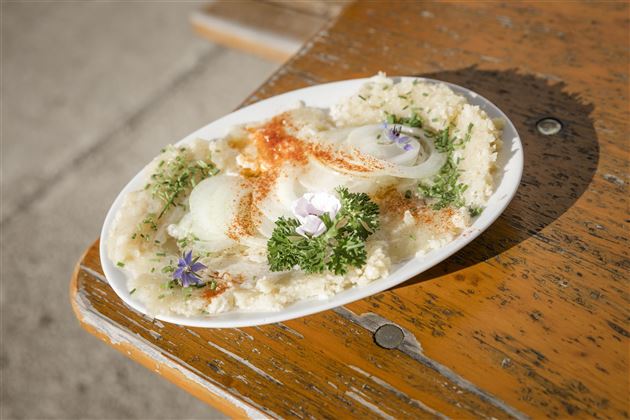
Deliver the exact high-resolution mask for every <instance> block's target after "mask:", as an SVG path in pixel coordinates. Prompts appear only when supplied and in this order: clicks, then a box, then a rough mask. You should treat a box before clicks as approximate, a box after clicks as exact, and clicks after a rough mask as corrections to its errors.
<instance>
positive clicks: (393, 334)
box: [374, 324, 405, 349]
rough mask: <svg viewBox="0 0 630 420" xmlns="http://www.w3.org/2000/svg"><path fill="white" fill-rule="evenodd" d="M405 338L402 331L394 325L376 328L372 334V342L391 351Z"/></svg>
mask: <svg viewBox="0 0 630 420" xmlns="http://www.w3.org/2000/svg"><path fill="white" fill-rule="evenodd" d="M404 338H405V334H404V333H403V330H402V329H401V328H400V327H398V326H396V325H394V324H385V325H381V326H380V327H378V329H377V330H376V332H375V333H374V341H375V342H376V344H378V345H379V346H381V347H383V348H385V349H393V348H396V347H398V346H399V345H400V343H402V342H403V340H404Z"/></svg>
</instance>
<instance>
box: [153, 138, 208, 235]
mask: <svg viewBox="0 0 630 420" xmlns="http://www.w3.org/2000/svg"><path fill="white" fill-rule="evenodd" d="M218 172H219V171H218V169H217V168H216V166H215V165H214V163H212V161H211V160H210V158H208V159H207V160H205V161H204V160H194V161H193V160H192V156H191V152H190V151H189V150H188V149H186V148H185V147H180V148H179V149H177V154H176V155H175V157H173V158H172V159H169V160H166V161H161V162H160V164H159V165H158V168H157V170H156V172H155V173H154V174H152V175H151V182H150V184H149V189H150V190H151V193H152V195H153V197H157V198H159V199H160V200H162V202H163V203H164V205H163V207H162V210H161V211H160V213H159V215H158V216H157V219H160V218H161V217H162V216H164V214H165V213H166V212H167V211H168V210H169V209H170V208H171V207H175V206H178V205H180V204H181V203H180V202H179V198H180V197H181V196H182V195H185V194H186V193H187V192H189V191H190V190H192V189H193V188H194V187H195V185H197V183H199V182H200V181H202V180H203V179H205V178H208V177H209V176H212V175H216V174H217V173H218ZM153 222H154V223H155V220H153ZM150 226H151V228H153V225H150ZM153 230H157V225H155V229H153Z"/></svg>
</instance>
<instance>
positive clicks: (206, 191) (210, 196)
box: [180, 175, 242, 242]
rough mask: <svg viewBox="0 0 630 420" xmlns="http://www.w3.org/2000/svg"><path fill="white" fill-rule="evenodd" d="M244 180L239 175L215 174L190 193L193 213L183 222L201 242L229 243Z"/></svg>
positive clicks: (184, 227)
mask: <svg viewBox="0 0 630 420" xmlns="http://www.w3.org/2000/svg"><path fill="white" fill-rule="evenodd" d="M240 184H241V180H240V179H239V177H236V176H228V175H216V176H213V177H210V178H207V179H204V180H203V181H201V182H200V183H199V184H198V185H197V186H196V187H195V188H194V189H193V190H192V193H191V194H190V199H189V205H190V213H189V214H188V215H186V216H185V217H184V218H183V219H182V221H181V222H180V226H181V228H182V229H181V230H187V229H189V230H190V232H191V233H193V234H194V235H196V236H197V237H198V238H199V239H201V240H202V241H208V242H222V241H228V240H230V239H229V237H228V236H227V230H228V227H229V225H230V223H231V222H232V220H233V219H234V215H235V214H236V211H237V205H238V202H239V199H240V192H241V190H242V188H240Z"/></svg>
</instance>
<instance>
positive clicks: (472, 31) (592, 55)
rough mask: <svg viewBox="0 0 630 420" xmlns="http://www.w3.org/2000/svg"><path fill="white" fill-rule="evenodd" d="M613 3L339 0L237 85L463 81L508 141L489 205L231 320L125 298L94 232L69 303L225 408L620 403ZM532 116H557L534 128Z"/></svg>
mask: <svg viewBox="0 0 630 420" xmlns="http://www.w3.org/2000/svg"><path fill="white" fill-rule="evenodd" d="M628 18H629V11H628V4H627V3H590V4H585V3H573V2H572V3H569V2H564V3H561V2H554V3H547V4H542V3H510V4H504V5H501V4H495V3H484V4H472V3H461V4H453V3H449V4H433V3H430V4H421V3H414V2H371V3H359V4H354V5H353V6H351V7H349V8H348V9H347V10H346V11H345V12H344V13H343V14H342V16H341V17H340V18H339V19H338V21H337V22H336V23H334V24H332V25H331V26H330V27H329V28H327V29H325V30H323V31H322V32H320V33H319V34H318V35H317V36H316V37H315V38H314V39H312V40H311V42H309V43H308V44H306V45H305V46H304V48H303V49H302V50H301V52H300V53H299V54H298V55H296V56H295V57H294V58H293V59H292V60H290V61H289V62H288V63H287V64H286V65H285V66H283V67H282V68H281V69H280V70H279V71H278V72H277V73H276V74H274V75H273V77H271V78H270V79H269V80H268V81H267V82H266V83H265V84H264V85H263V86H262V87H261V88H260V89H259V90H258V91H256V92H255V93H254V94H253V95H252V96H251V97H250V98H249V99H248V100H247V101H246V103H251V102H254V101H257V100H259V99H262V98H265V97H268V96H271V95H275V94H278V93H281V92H285V91H288V90H291V89H295V88H299V87H303V86H307V85H313V84H317V83H323V82H329V81H333V80H339V79H347V78H354V77H364V76H368V75H371V74H374V73H375V72H377V71H378V70H384V71H386V72H387V73H388V74H392V75H423V76H428V77H433V78H436V79H441V80H445V81H449V82H454V83H457V84H460V85H463V86H466V87H468V88H471V89H473V90H475V91H477V92H479V93H481V94H482V95H484V96H486V97H487V98H489V99H490V100H491V101H493V102H494V103H495V104H497V105H498V106H499V107H500V108H501V109H503V110H504V111H505V112H506V114H507V115H508V116H509V117H510V118H511V119H512V121H513V122H514V123H515V124H516V126H517V129H518V130H519V132H520V133H521V136H522V141H523V143H524V150H525V172H524V175H523V180H522V183H521V185H520V188H519V191H518V194H517V195H516V198H515V199H514V201H513V202H512V204H511V205H510V206H509V208H508V209H507V210H506V212H505V213H504V214H503V215H502V216H501V218H499V220H497V221H496V223H494V225H493V226H492V227H491V228H490V229H488V230H487V231H486V232H485V233H484V234H483V235H481V236H480V237H479V238H478V239H477V240H475V241H474V242H473V243H472V244H470V245H469V246H467V247H466V248H465V249H463V250H462V251H460V252H459V253H458V254H456V255H455V256H454V257H452V258H450V259H448V261H446V262H444V263H442V264H440V265H438V266H437V267H435V268H433V269H431V270H430V271H429V272H426V273H424V274H423V275H420V276H418V277H417V278H414V279H412V280H410V281H408V282H407V283H404V284H403V285H401V286H399V287H396V288H394V289H392V290H389V291H387V292H384V293H380V294H378V295H376V296H373V297H371V298H368V299H365V300H362V301H359V302H356V303H353V304H350V305H347V306H345V307H341V308H338V309H336V310H332V311H327V312H324V313H320V314H317V315H313V316H309V317H306V318H301V319H296V320H293V321H289V322H285V323H281V324H273V325H267V326H263V327H256V328H240V329H214V330H209V329H199V328H186V327H181V326H177V325H170V324H167V323H164V322H160V321H154V320H151V319H148V318H146V317H144V316H142V315H140V314H138V313H136V312H134V311H133V310H131V309H130V308H128V307H126V306H125V305H124V304H123V303H122V302H121V301H120V299H118V297H116V295H115V294H114V292H113V291H112V289H110V287H109V286H108V285H107V282H106V280H105V278H104V277H103V274H102V271H101V268H100V263H99V258H98V252H97V246H98V243H94V244H93V245H92V246H91V247H90V248H89V249H88V250H87V252H86V254H85V255H84V257H83V258H82V259H81V261H80V262H79V264H78V265H77V269H76V272H75V276H74V278H73V280H72V284H71V300H72V304H73V307H74V310H75V312H76V315H77V317H78V319H79V320H80V322H81V324H82V325H83V326H84V327H85V328H86V329H87V330H88V331H90V332H91V333H93V334H94V335H96V336H98V337H100V338H101V339H103V340H104V341H105V342H107V343H108V344H111V345H112V346H114V347H115V348H117V349H118V350H120V351H121V352H124V353H126V354H128V355H129V357H131V358H133V359H134V360H137V361H138V362H140V363H142V364H143V365H145V366H146V367H147V368H149V369H152V370H155V371H156V372H158V373H160V374H161V375H163V376H164V377H165V378H167V379H169V380H171V381H173V382H175V383H176V384H178V385H179V386H181V387H183V388H184V389H186V390H187V391H189V392H191V393H192V394H194V395H196V396H197V397H199V398H201V399H202V400H204V401H206V402H208V403H210V404H212V405H214V406H216V407H218V408H220V409H221V410H223V411H224V412H225V413H227V414H230V415H232V416H234V417H245V416H252V417H254V416H260V415H265V416H271V417H293V416H295V417H310V416H314V417H317V418H320V417H327V418H341V417H350V416H352V417H370V418H372V417H379V416H380V417H387V418H390V417H395V418H424V417H445V416H448V417H453V418H471V417H496V418H506V417H516V418H525V417H535V418H539V417H543V416H548V417H566V416H568V415H577V416H580V417H598V418H627V417H628V413H629V411H630V410H629V404H628V395H629V389H628V377H629V370H628V354H629V338H630V334H629V332H628V331H629V330H630V326H629V320H630V313H629V310H628V308H629V300H630V298H629V289H628V268H629V267H630V261H629V259H628V244H627V242H628V239H627V236H628V234H627V230H625V227H626V226H627V223H628V212H627V210H628V203H627V197H628V195H627V193H628V191H627V183H628V178H627V171H628V59H629V56H628ZM547 116H552V117H555V118H558V119H559V120H560V121H562V123H563V127H564V128H563V130H562V131H561V132H560V133H559V134H557V135H552V136H544V135H542V134H539V133H538V132H537V130H536V122H537V121H538V120H539V119H540V118H542V117H547ZM194 128H196V127H191V130H192V129H194ZM160 146H161V145H156V148H158V147H160ZM139 165H140V163H139ZM384 323H392V324H395V325H398V326H400V327H401V328H402V329H403V330H404V331H405V333H406V338H405V341H404V342H403V343H402V344H401V345H400V346H399V347H398V348H396V349H392V350H387V349H384V348H381V347H379V346H377V345H376V344H375V343H374V340H373V332H374V330H375V329H376V328H377V327H379V326H380V325H382V324H384ZM130 398H133V396H130Z"/></svg>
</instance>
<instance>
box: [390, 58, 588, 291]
mask: <svg viewBox="0 0 630 420" xmlns="http://www.w3.org/2000/svg"><path fill="white" fill-rule="evenodd" d="M415 76H419V77H429V78H432V79H437V80H442V81H445V82H451V83H455V84H457V85H460V86H463V87H465V88H468V89H471V90H473V91H475V92H477V93H479V94H480V95H482V96H484V97H486V98H487V99H489V100H490V101H491V102H493V103H494V104H495V105H496V106H498V107H499V108H500V109H501V110H502V111H503V112H504V113H505V114H506V115H507V116H508V118H510V120H511V121H512V122H513V123H514V125H515V126H516V129H517V130H518V132H519V134H520V136H521V142H522V143H523V150H524V155H525V167H524V171H523V178H522V180H521V184H520V186H519V189H518V191H517V193H516V196H515V197H514V199H513V200H512V202H511V203H510V205H509V206H508V208H507V209H506V210H505V212H504V213H503V214H502V215H501V217H499V219H497V221H496V222H494V224H493V225H492V226H490V228H488V229H487V230H486V231H485V232H484V233H482V234H481V235H480V236H479V237H478V238H476V239H475V240H474V241H473V242H471V243H470V244H469V245H468V246H466V247H465V248H463V249H462V250H460V251H459V252H457V253H456V254H454V255H453V256H451V257H450V258H449V259H447V260H446V261H443V262H442V263H440V264H438V265H436V266H435V267H433V268H431V269H430V270H427V271H425V272H424V273H421V274H419V275H418V276H416V277H414V278H412V279H410V280H408V281H406V282H405V283H402V284H400V285H399V286H396V288H398V287H406V286H409V285H411V284H415V283H419V282H423V281H427V280H431V279H434V278H436V277H439V276H443V275H446V274H450V273H454V272H457V271H460V270H462V269H465V268H467V267H470V266H474V265H476V264H479V263H482V262H484V261H487V260H489V259H492V258H494V257H496V256H497V255H500V254H501V253H503V252H505V251H507V250H508V249H510V248H512V247H514V246H516V245H518V244H519V243H521V242H523V241H525V240H527V239H528V238H530V237H532V236H537V235H539V232H540V231H541V230H542V229H544V228H545V227H546V226H548V225H549V224H551V223H553V222H554V220H556V219H558V218H559V217H560V216H562V214H564V213H565V212H566V211H567V210H568V209H570V208H571V206H572V205H573V204H574V203H575V201H576V200H577V199H578V198H579V197H580V196H581V195H582V194H583V193H584V191H586V189H587V188H588V185H589V184H590V182H591V180H592V179H593V176H594V175H595V171H596V169H597V163H598V160H599V143H598V140H597V136H596V133H595V127H594V122H593V118H592V117H591V115H592V112H593V109H594V106H593V105H592V104H589V103H585V102H584V101H583V100H581V98H580V97H579V95H578V94H576V93H570V92H567V91H566V84H565V83H564V82H549V81H548V80H547V79H543V78H540V77H537V76H534V75H530V74H521V73H518V72H517V71H516V70H506V71H495V70H480V69H478V68H477V67H475V66H473V67H467V68H463V69H459V70H452V71H441V72H437V73H429V74H418V75H415ZM545 117H553V118H556V119H558V120H560V121H561V122H562V125H563V128H562V130H561V131H560V132H559V133H558V134H555V135H550V136H549V135H543V134H541V133H539V132H538V130H537V129H536V123H537V122H538V121H539V120H541V119H542V118H545Z"/></svg>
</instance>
